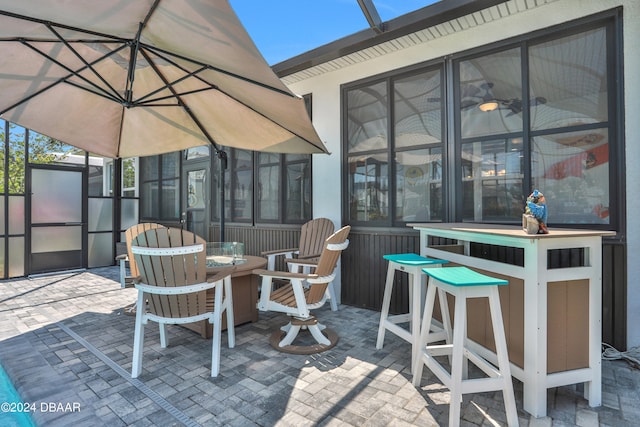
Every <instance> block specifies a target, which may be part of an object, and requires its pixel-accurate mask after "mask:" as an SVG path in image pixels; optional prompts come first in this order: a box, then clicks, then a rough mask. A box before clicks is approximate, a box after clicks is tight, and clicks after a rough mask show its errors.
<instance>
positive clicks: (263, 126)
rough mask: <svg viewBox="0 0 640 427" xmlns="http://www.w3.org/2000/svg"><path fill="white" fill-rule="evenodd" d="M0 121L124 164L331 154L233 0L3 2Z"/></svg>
mask: <svg viewBox="0 0 640 427" xmlns="http://www.w3.org/2000/svg"><path fill="white" fill-rule="evenodd" d="M0 117H2V118H3V119H6V120H9V121H11V122H14V123H17V124H19V125H22V126H24V127H26V128H30V129H33V130H35V131H37V132H39V133H41V134H44V135H47V136H49V137H52V138H55V139H58V140H61V141H63V142H65V143H67V144H70V145H73V146H76V147H79V148H82V149H84V150H86V151H88V152H91V153H95V154H99V155H103V156H107V157H114V158H117V157H133V156H145V155H152V154H160V153H165V152H171V151H177V150H182V149H186V148H190V147H194V146H199V145H205V144H208V143H211V144H212V145H213V147H214V149H215V151H216V152H217V154H218V157H219V158H220V159H221V161H222V167H221V170H224V169H226V153H225V152H224V151H223V149H222V147H223V146H226V147H237V148H244V149H249V150H255V151H269V152H278V153H326V152H327V150H326V148H325V146H324V144H323V143H322V141H321V140H320V138H319V137H318V135H317V133H316V131H315V130H314V128H313V126H312V124H311V121H310V119H309V116H308V114H307V112H306V109H305V106H304V101H303V100H302V98H300V97H298V96H295V95H294V94H292V93H291V92H290V91H289V90H288V89H287V87H286V86H285V85H284V84H283V83H282V82H281V81H280V80H279V79H278V77H277V76H276V75H275V73H274V72H273V71H272V70H271V68H270V67H269V65H268V64H267V63H266V61H265V60H264V58H263V57H262V55H261V54H260V52H259V51H258V49H257V48H256V46H255V44H254V43H253V41H252V40H251V38H250V37H249V35H248V34H247V32H246V31H245V29H244V27H243V26H242V24H241V23H240V21H239V20H238V18H237V16H236V15H235V13H234V12H233V10H232V9H231V7H230V6H229V4H228V2H227V1H226V0H100V1H87V0H24V1H15V0H0ZM223 173H224V172H223ZM223 177H224V175H223ZM222 189H224V186H222ZM220 198H221V206H222V215H221V218H222V220H221V230H224V194H223V193H222V192H221V194H220ZM223 233H224V231H222V233H221V240H224V234H223Z"/></svg>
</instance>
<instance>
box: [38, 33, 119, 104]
mask: <svg viewBox="0 0 640 427" xmlns="http://www.w3.org/2000/svg"><path fill="white" fill-rule="evenodd" d="M46 26H47V28H48V29H49V31H51V32H52V33H53V34H54V35H55V36H56V37H57V38H58V39H59V40H60V41H61V42H62V43H63V44H64V45H65V46H66V47H67V49H69V50H70V51H71V52H72V53H73V54H74V55H75V56H76V57H77V58H78V59H79V60H80V61H82V63H83V64H84V65H85V66H86V68H89V70H91V72H92V73H93V74H94V75H95V76H96V77H97V78H99V79H100V81H101V82H102V83H104V84H105V85H106V86H107V87H108V88H109V89H110V90H111V92H112V93H113V94H114V95H115V96H116V98H117V97H118V91H117V90H116V89H115V88H114V87H113V86H111V84H110V83H109V82H108V81H107V80H106V79H105V78H104V77H102V75H101V74H100V73H98V72H97V71H96V69H95V68H94V67H93V65H92V64H90V63H89V62H88V61H87V60H86V59H84V58H83V57H82V55H80V53H79V52H78V51H77V50H76V49H75V48H74V47H73V46H71V44H70V43H69V42H67V41H66V40H65V39H64V38H63V37H62V36H61V35H60V34H59V33H58V32H57V31H56V30H55V29H54V28H53V27H52V26H51V24H46ZM122 48H123V47H122V46H121V47H120V48H118V49H116V50H114V51H113V52H112V53H111V54H107V55H105V56H103V57H102V59H104V58H106V57H107V56H111V55H112V54H114V53H117V52H118V51H119V50H120V49H122ZM69 71H72V70H69ZM74 74H75V75H76V76H77V77H79V78H81V79H83V80H84V81H86V82H87V83H89V84H91V85H93V86H95V87H96V88H98V89H102V88H100V87H99V86H98V85H95V84H93V83H92V82H91V81H89V80H88V79H86V78H84V77H82V76H81V75H79V74H77V73H74Z"/></svg>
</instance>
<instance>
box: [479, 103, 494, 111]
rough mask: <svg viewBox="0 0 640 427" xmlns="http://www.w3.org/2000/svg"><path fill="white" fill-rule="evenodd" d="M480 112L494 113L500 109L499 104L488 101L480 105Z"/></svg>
mask: <svg viewBox="0 0 640 427" xmlns="http://www.w3.org/2000/svg"><path fill="white" fill-rule="evenodd" d="M478 108H479V109H480V111H485V112H487V111H493V110H495V109H496V108H498V103H497V102H496V101H486V102H483V103H481V104H480V105H478Z"/></svg>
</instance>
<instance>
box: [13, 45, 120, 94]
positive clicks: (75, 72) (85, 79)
mask: <svg viewBox="0 0 640 427" xmlns="http://www.w3.org/2000/svg"><path fill="white" fill-rule="evenodd" d="M22 44H23V45H24V46H27V47H28V48H30V49H31V50H33V51H34V52H36V53H38V54H40V55H42V56H43V57H45V58H47V59H48V60H49V61H51V62H53V63H54V64H56V65H58V66H59V67H61V68H63V69H65V70H67V71H68V72H69V73H70V74H68V75H66V76H64V77H61V78H59V79H58V80H57V81H56V82H55V83H54V84H53V85H51V86H49V87H48V88H50V87H53V86H55V85H56V84H58V83H61V82H66V83H70V84H71V82H69V81H67V79H69V78H70V77H72V76H76V77H78V78H79V79H81V80H83V81H84V82H86V83H87V84H89V85H90V86H93V87H94V88H96V89H98V91H99V92H102V93H103V96H105V97H107V98H109V99H112V100H113V101H116V102H119V103H121V102H122V100H121V98H120V97H119V96H118V93H117V92H115V95H116V96H115V97H113V96H109V93H108V92H107V91H105V90H104V88H101V87H100V86H98V85H96V84H95V83H94V82H92V81H91V80H88V79H87V78H86V77H84V76H81V75H80V74H79V73H80V72H81V71H84V70H86V69H87V68H91V65H92V64H96V63H98V62H100V61H102V60H103V59H104V58H106V57H108V56H110V55H111V54H113V53H115V52H117V51H118V50H120V49H122V48H119V49H116V50H115V51H113V52H112V53H111V54H107V55H104V56H102V57H100V58H98V59H96V60H95V61H93V62H91V63H90V64H88V63H86V62H85V66H84V67H80V68H79V69H77V70H73V69H71V68H69V67H68V66H66V65H65V64H63V63H61V62H60V61H58V60H57V59H55V58H53V57H51V56H49V55H47V54H46V53H45V52H43V51H41V50H39V49H38V48H36V47H35V46H33V45H31V44H30V43H27V42H25V41H22ZM75 86H77V87H80V88H82V86H79V85H77V84H76V85H75ZM108 86H109V87H110V88H111V86H110V85H108ZM83 89H86V90H89V89H87V88H83ZM111 89H113V88H111ZM90 92H92V93H96V92H93V91H90Z"/></svg>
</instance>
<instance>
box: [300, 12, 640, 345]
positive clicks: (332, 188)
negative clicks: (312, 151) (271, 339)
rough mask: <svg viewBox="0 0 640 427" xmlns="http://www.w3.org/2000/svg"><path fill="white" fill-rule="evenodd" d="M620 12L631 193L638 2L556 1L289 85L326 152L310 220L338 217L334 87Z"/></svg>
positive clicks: (635, 275)
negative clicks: (305, 101) (304, 104)
mask: <svg viewBox="0 0 640 427" xmlns="http://www.w3.org/2000/svg"><path fill="white" fill-rule="evenodd" d="M618 6H623V8H624V24H623V29H624V53H625V58H624V70H625V102H624V105H625V118H626V120H625V122H626V124H625V126H626V133H625V136H626V162H627V164H626V173H627V176H626V182H627V184H626V185H627V190H628V193H629V194H634V192H635V190H636V185H635V184H634V183H638V182H640V168H638V167H637V166H636V165H635V161H637V160H638V159H640V120H639V118H640V95H639V94H640V72H638V70H640V53H639V52H640V51H639V50H638V41H639V40H640V1H638V0H625V1H620V0H617V1H614V0H584V1H583V0H557V1H555V2H551V3H549V4H546V5H543V6H541V7H538V8H536V9H533V10H529V11H524V12H520V13H516V14H514V15H511V16H508V17H506V18H502V19H499V20H496V21H493V22H490V23H487V24H484V25H481V26H478V27H473V28H470V29H467V30H465V31H461V32H459V33H456V34H453V35H450V36H447V37H443V38H440V39H436V40H430V41H429V42H427V43H425V44H423V45H420V46H414V47H411V48H407V49H404V50H400V51H396V52H394V53H391V54H388V55H386V56H384V57H379V58H376V59H373V60H370V61H368V62H366V63H359V64H354V65H351V66H348V67H346V68H343V69H341V70H337V71H333V72H330V73H326V74H323V75H321V76H316V77H312V78H309V79H307V80H304V81H300V82H296V83H295V84H291V85H290V88H291V90H293V91H294V92H296V93H299V94H306V93H312V94H313V122H314V125H315V127H316V129H317V131H318V133H319V134H320V136H321V138H322V139H323V140H324V141H325V143H326V144H327V147H328V148H329V150H330V151H331V152H332V154H331V155H330V156H321V155H318V156H314V160H313V183H314V194H313V197H314V199H313V206H314V216H316V217H317V216H325V217H328V218H331V219H332V220H333V221H334V222H335V223H336V225H337V226H339V225H340V221H341V218H342V215H341V188H342V183H341V164H342V162H341V146H340V85H341V84H344V83H349V82H353V81H356V80H359V79H362V78H365V77H368V76H374V75H377V74H380V73H383V72H386V71H390V70H395V69H398V68H402V67H405V66H408V65H412V64H416V63H421V62H425V61H428V60H430V59H433V58H439V57H442V56H444V55H448V54H451V53H456V52H460V51H464V50H466V49H470V48H473V47H477V46H483V45H486V44H490V43H493V42H495V41H498V40H502V39H507V38H510V37H513V36H517V35H520V34H526V33H529V32H532V31H535V30H539V29H543V28H547V27H550V26H554V25H557V24H561V23H562V22H566V21H571V20H574V19H577V18H579V17H583V16H587V15H591V14H594V13H598V12H602V11H606V10H609V9H612V8H615V7H618ZM634 212H640V198H634V197H631V198H627V218H628V221H627V225H628V229H627V231H628V233H627V236H626V238H627V242H628V254H629V255H628V256H629V260H628V291H627V325H628V327H627V345H628V347H634V346H639V345H640V328H639V327H637V325H640V263H639V262H634V259H635V256H634V255H635V254H637V253H638V252H639V251H640V221H635V220H634V216H633V215H632V213H634Z"/></svg>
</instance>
